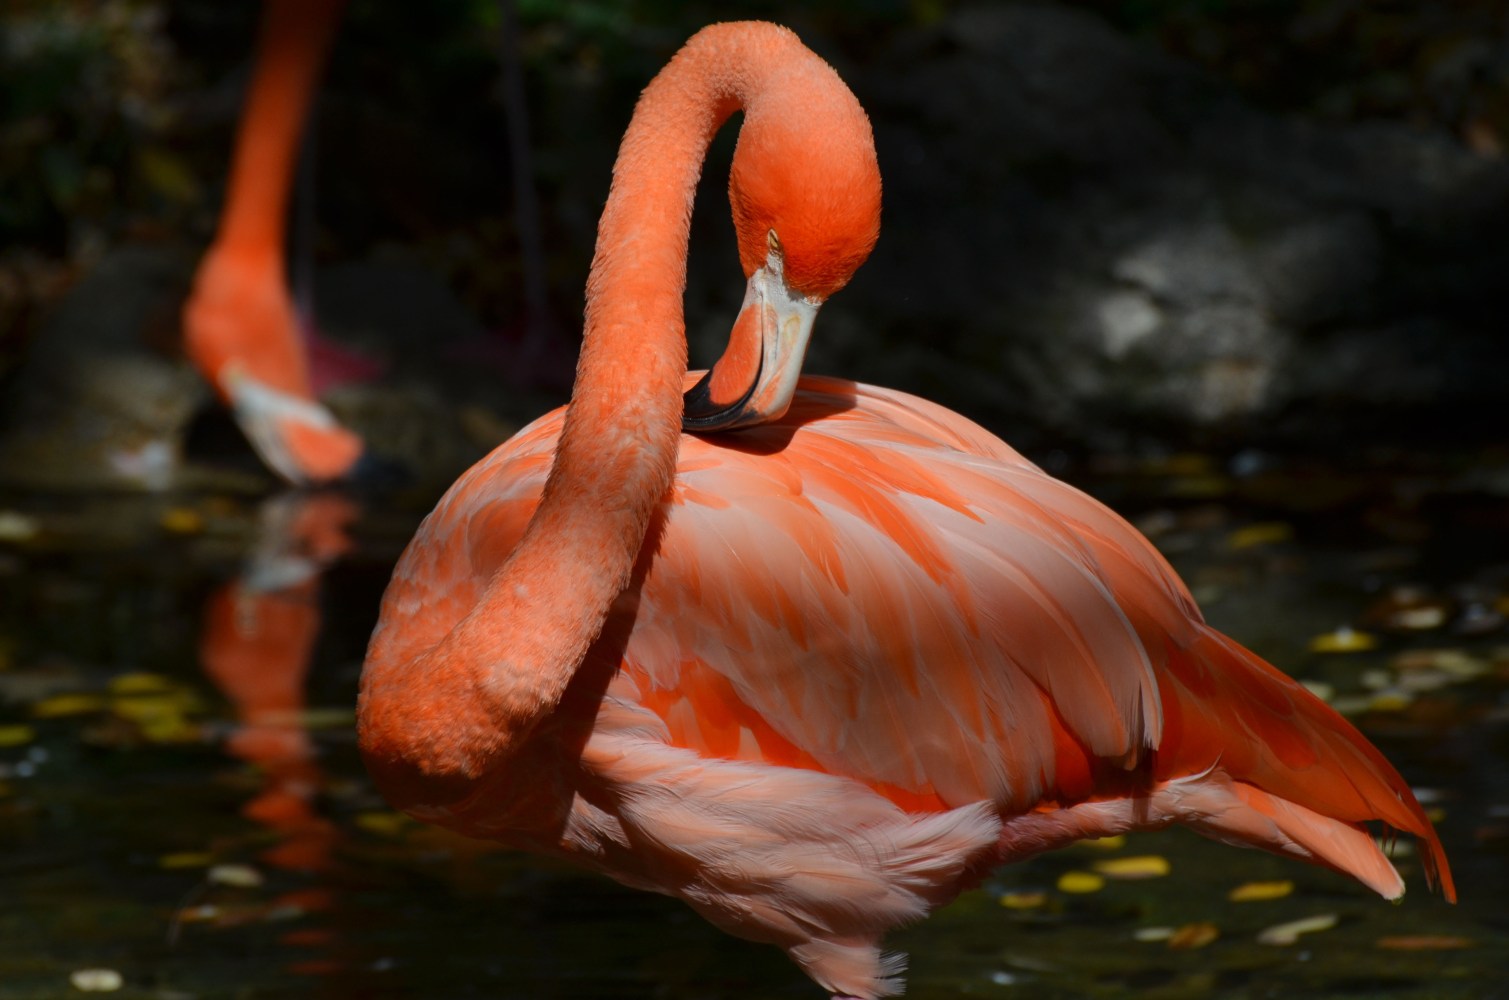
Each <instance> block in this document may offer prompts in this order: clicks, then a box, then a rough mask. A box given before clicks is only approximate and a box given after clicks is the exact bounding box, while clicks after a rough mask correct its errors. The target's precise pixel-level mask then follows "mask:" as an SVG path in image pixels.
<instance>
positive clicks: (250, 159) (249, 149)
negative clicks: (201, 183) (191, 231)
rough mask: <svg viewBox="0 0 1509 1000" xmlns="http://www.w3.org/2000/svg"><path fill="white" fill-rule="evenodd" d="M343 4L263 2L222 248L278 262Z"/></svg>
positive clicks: (341, 0) (328, 0) (331, 0)
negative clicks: (307, 129) (297, 169)
mask: <svg viewBox="0 0 1509 1000" xmlns="http://www.w3.org/2000/svg"><path fill="white" fill-rule="evenodd" d="M344 6H345V0H269V2H268V3H267V5H266V7H265V8H264V9H263V13H262V23H261V28H260V29H259V37H258V40H257V64H256V69H255V70H254V71H253V74H252V82H251V88H250V90H249V92H248V94H247V98H246V108H245V111H244V112H243V113H242V116H241V126H240V130H239V132H238V134H237V137H236V152H235V157H234V160H233V162H232V165H231V178H230V184H229V187H228V191H227V195H226V208H225V215H224V217H223V218H222V220H221V225H220V232H219V234H218V236H217V242H218V243H219V244H220V245H221V246H222V247H224V248H226V249H230V250H232V251H234V252H236V253H240V254H245V255H248V256H257V257H263V258H267V257H273V258H276V259H278V260H281V259H282V255H283V236H284V232H285V229H284V227H285V222H284V218H285V216H286V215H287V214H288V196H289V191H290V189H291V187H292V184H293V173H294V169H293V168H294V160H295V158H296V157H297V156H298V151H299V137H300V135H302V133H303V131H304V121H305V119H306V118H307V117H308V115H309V105H310V102H311V99H312V97H313V94H314V88H315V83H316V80H317V78H318V76H319V72H320V67H321V65H322V64H323V63H324V61H325V54H326V53H327V52H328V51H329V49H330V42H331V39H332V38H333V37H334V34H335V29H336V25H337V23H338V22H339V20H340V13H341V9H342V8H343V7H344Z"/></svg>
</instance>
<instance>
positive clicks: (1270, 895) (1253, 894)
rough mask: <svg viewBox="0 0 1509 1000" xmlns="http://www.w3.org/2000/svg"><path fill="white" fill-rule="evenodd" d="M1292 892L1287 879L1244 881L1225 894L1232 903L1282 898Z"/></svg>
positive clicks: (1290, 884)
mask: <svg viewBox="0 0 1509 1000" xmlns="http://www.w3.org/2000/svg"><path fill="white" fill-rule="evenodd" d="M1293 892H1294V883H1293V882H1291V881H1289V880H1288V879H1280V880H1278V881H1274V882H1244V883H1242V884H1241V885H1239V886H1237V887H1236V888H1235V889H1233V890H1231V891H1230V892H1228V893H1227V894H1226V898H1227V899H1229V900H1231V901H1232V902H1233V903H1255V902H1260V901H1262V900H1266V899H1283V898H1284V897H1285V896H1288V895H1289V894H1291V893H1293Z"/></svg>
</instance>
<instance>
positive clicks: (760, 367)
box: [681, 246, 822, 433]
mask: <svg viewBox="0 0 1509 1000" xmlns="http://www.w3.org/2000/svg"><path fill="white" fill-rule="evenodd" d="M782 264H783V262H782V259H781V252H780V249H779V247H778V246H773V247H772V249H771V252H770V255H769V256H768V257H767V258H766V259H765V266H763V267H761V268H758V269H757V270H756V271H755V272H754V274H751V275H750V276H749V284H748V285H747V286H746V287H745V290H744V305H743V307H742V308H741V309H740V310H739V317H738V319H736V320H735V321H734V328H733V332H732V333H731V334H730V335H729V340H728V348H727V349H726V350H725V351H724V352H723V356H722V357H721V358H719V359H718V361H717V363H716V364H714V365H713V367H712V368H711V369H710V370H709V371H708V373H707V374H706V375H704V376H703V377H702V379H701V380H700V381H699V382H698V383H697V384H696V385H694V386H692V388H690V389H688V390H687V392H686V395H685V397H684V404H685V409H684V410H683V413H682V417H681V426H682V429H684V430H686V431H690V432H693V433H707V432H710V431H727V430H733V429H735V428H738V427H750V426H753V425H755V424H763V423H769V422H771V421H774V420H779V419H780V418H781V417H782V416H784V415H785V413H786V410H787V408H788V407H789V406H790V405H791V397H792V396H793V395H794V394H795V393H796V381H797V378H798V376H800V375H801V373H802V359H803V358H804V357H805V356H806V354H807V340H808V338H810V337H811V336H812V323H813V320H814V319H816V318H817V310H818V307H819V306H821V305H822V300H821V299H816V298H810V297H808V296H806V295H803V294H801V293H800V292H797V291H794V290H793V289H792V288H791V287H790V286H789V285H787V284H786V279H785V275H784V273H783V266H782Z"/></svg>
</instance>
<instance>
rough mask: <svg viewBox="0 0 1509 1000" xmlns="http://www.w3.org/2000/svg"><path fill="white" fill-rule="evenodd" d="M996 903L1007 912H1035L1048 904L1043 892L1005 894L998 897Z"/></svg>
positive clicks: (1046, 895)
mask: <svg viewBox="0 0 1509 1000" xmlns="http://www.w3.org/2000/svg"><path fill="white" fill-rule="evenodd" d="M996 902H998V903H1000V904H1001V905H1002V906H1004V907H1006V909H1008V910H1035V909H1037V908H1038V907H1039V906H1042V905H1043V904H1044V903H1046V902H1048V894H1047V893H1045V892H1007V893H1002V894H1001V895H1000V896H998V897H997V898H996Z"/></svg>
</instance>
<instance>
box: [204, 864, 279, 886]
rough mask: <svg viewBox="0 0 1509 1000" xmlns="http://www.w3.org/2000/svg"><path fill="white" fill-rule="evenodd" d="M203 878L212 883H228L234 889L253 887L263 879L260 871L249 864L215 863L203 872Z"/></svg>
mask: <svg viewBox="0 0 1509 1000" xmlns="http://www.w3.org/2000/svg"><path fill="white" fill-rule="evenodd" d="M205 878H207V879H209V881H210V882H211V884H213V885H228V886H231V887H232V888H235V889H255V888H256V887H257V886H259V885H261V884H262V883H263V882H264V881H265V879H263V878H262V873H261V872H259V871H257V870H256V869H255V868H253V867H252V866H251V865H216V866H215V867H213V868H211V869H210V870H209V871H208V872H207V873H206V874H205Z"/></svg>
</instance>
